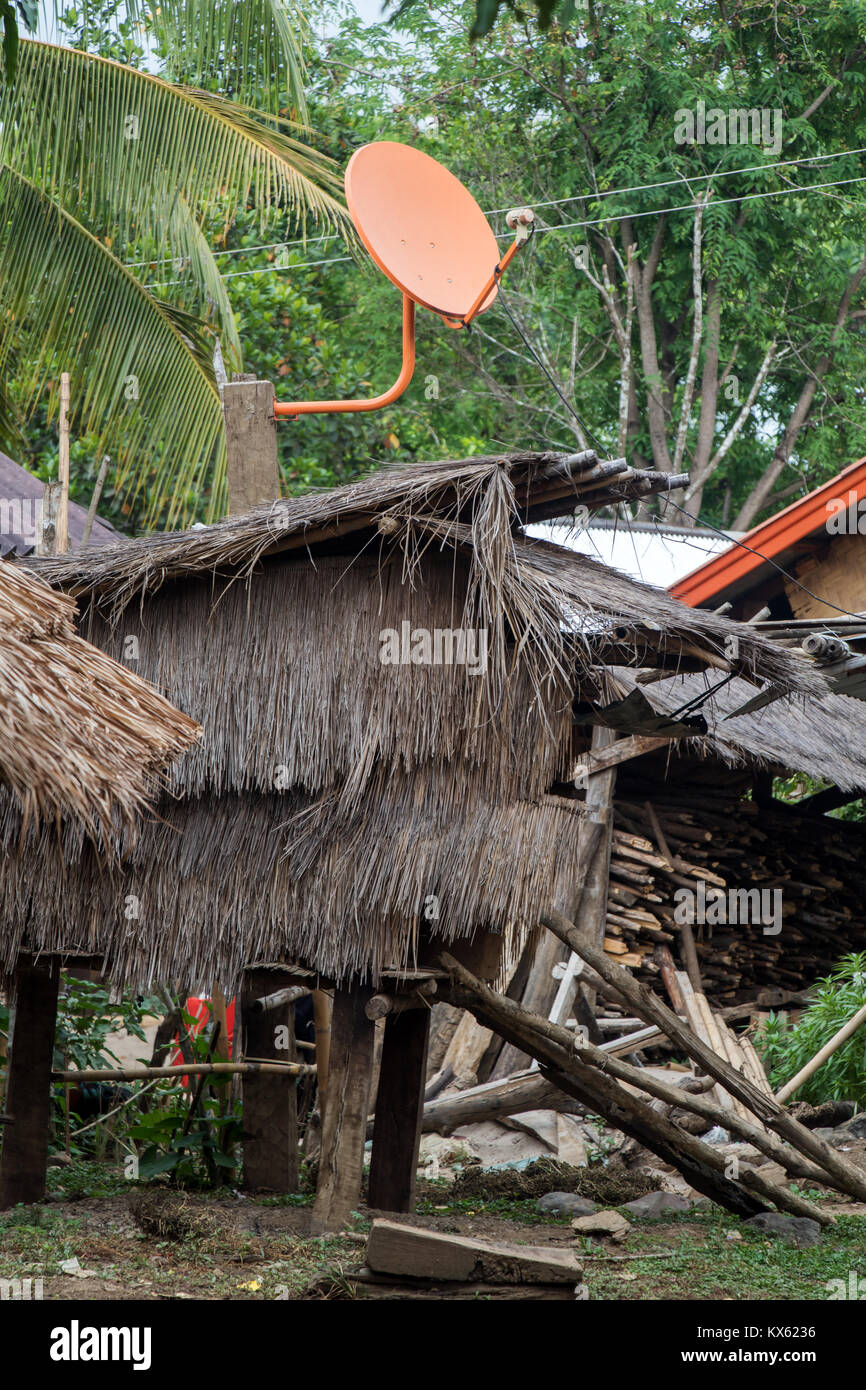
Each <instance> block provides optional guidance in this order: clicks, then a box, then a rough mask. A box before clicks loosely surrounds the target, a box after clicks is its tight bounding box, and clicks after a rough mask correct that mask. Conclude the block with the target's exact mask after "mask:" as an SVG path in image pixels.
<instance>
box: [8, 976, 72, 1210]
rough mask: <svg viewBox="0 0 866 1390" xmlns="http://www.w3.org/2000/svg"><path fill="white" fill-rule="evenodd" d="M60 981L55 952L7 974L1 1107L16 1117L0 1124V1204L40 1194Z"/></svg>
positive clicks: (42, 1191) (29, 1199)
mask: <svg viewBox="0 0 866 1390" xmlns="http://www.w3.org/2000/svg"><path fill="white" fill-rule="evenodd" d="M59 983H60V965H59V962H58V960H57V958H56V956H55V957H48V958H47V959H45V958H43V959H42V960H41V961H39V963H38V964H37V963H35V962H31V961H30V960H29V959H28V960H27V961H20V962H19V964H18V966H17V968H16V970H15V974H14V976H13V979H12V993H11V998H10V1001H9V1004H10V1011H9V1056H8V1063H7V1080H6V1109H7V1111H8V1113H9V1114H10V1115H12V1116H13V1117H14V1121H15V1122H14V1124H10V1125H6V1126H4V1128H3V1153H2V1156H0V1210H3V1209H5V1208H6V1207H14V1206H15V1205H16V1203H18V1202H25V1203H29V1202H41V1200H42V1198H43V1197H44V1196H45V1169H46V1164H47V1162H48V1129H49V1124H50V1120H51V1068H52V1063H53V1059H54V1029H55V1025H56V1023H57V991H58V986H59Z"/></svg>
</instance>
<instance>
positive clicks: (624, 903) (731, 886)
mask: <svg viewBox="0 0 866 1390" xmlns="http://www.w3.org/2000/svg"><path fill="white" fill-rule="evenodd" d="M862 842H863V830H862V827H861V826H859V825H855V824H850V823H846V822H844V821H838V820H831V819H828V818H827V817H826V816H823V817H816V816H814V815H813V816H808V815H802V814H799V815H798V814H797V812H796V810H795V809H793V808H788V807H780V808H779V809H778V810H767V809H765V808H762V807H759V806H758V805H757V804H756V803H755V802H753V801H742V800H733V799H731V800H727V801H723V800H722V799H721V798H719V799H718V801H717V802H708V800H707V797H706V795H705V794H704V793H703V792H702V793H701V795H700V796H697V795H695V796H694V799H689V798H688V796H687V795H686V794H684V793H682V792H681V793H680V794H679V795H671V794H670V793H667V794H663V793H659V792H657V793H656V795H655V796H654V798H653V801H652V803H650V802H642V801H637V800H634V801H629V800H617V803H616V810H615V829H614V836H613V846H612V855H611V868H610V890H609V900H608V914H607V924H606V929H605V943H604V944H605V950H606V952H607V953H608V955H609V956H611V958H613V959H615V960H616V961H617V963H618V964H620V965H626V966H629V967H631V968H632V970H633V972H634V974H635V975H636V976H637V977H638V979H641V980H643V981H644V983H646V984H652V985H653V986H654V987H655V988H656V989H658V988H660V984H659V981H658V970H659V967H658V964H657V963H656V961H654V960H653V958H652V957H653V952H654V950H655V948H656V947H657V946H659V945H667V946H669V947H670V949H671V951H672V952H673V954H674V956H678V955H679V956H680V957H682V952H681V948H680V936H681V926H680V922H681V920H682V917H683V916H684V915H686V916H687V917H691V918H692V930H693V933H694V937H695V943H696V947H697V955H698V961H699V965H700V972H701V976H702V978H703V981H704V986H705V989H706V993H707V994H708V996H710V997H711V998H712V999H713V1001H714V1004H715V1005H716V1006H721V1005H729V1004H735V1003H739V1002H740V1001H742V1000H744V999H747V998H750V997H752V998H754V996H755V994H756V991H758V990H761V989H766V988H777V989H782V990H799V989H803V988H806V987H808V986H809V985H811V984H813V983H814V981H815V980H816V979H817V978H818V977H819V976H821V975H824V974H826V973H828V972H829V971H830V970H831V969H832V968H833V966H834V965H835V964H836V962H837V961H838V960H839V958H840V956H842V955H844V954H845V953H846V952H849V951H855V950H862V949H863V947H864V942H866V911H864V906H863V905H864V901H866V860H864V858H863V855H862ZM701 881H703V885H704V887H703V889H701V887H700V884H701ZM681 889H686V890H687V893H686V894H683V893H679V895H678V890H681ZM754 889H758V890H761V889H764V890H769V892H768V896H767V897H766V898H765V900H764V901H765V903H766V904H767V905H770V904H772V908H773V911H775V910H776V909H777V908H778V914H779V917H778V920H777V921H775V922H774V921H764V922H762V921H760V920H758V921H755V920H749V921H747V922H745V923H744V922H742V921H739V922H737V921H733V922H732V921H726V920H725V918H726V917H727V916H728V915H731V916H734V915H739V916H740V917H742V916H743V912H742V909H741V910H740V912H739V914H736V913H735V912H734V911H731V912H729V910H728V907H727V904H729V903H730V902H731V901H732V900H731V899H730V897H729V893H730V890H754ZM714 890H721V892H722V893H723V894H724V902H725V904H726V907H725V909H724V910H722V909H720V908H718V907H717V908H715V909H708V905H709V903H710V901H711V899H712V897H713V893H714ZM776 890H778V891H779V893H780V896H779V897H774V896H773V894H774V892H775V891H776ZM753 901H754V900H753ZM690 903H694V904H695V906H696V907H697V908H698V911H696V912H695V913H691V912H690V908H689V904H690ZM701 904H704V908H703V909H702V908H701ZM755 915H757V914H756V913H754V912H753V913H751V914H750V917H753V916H755ZM702 916H709V917H711V918H712V917H713V916H715V917H717V918H718V919H720V920H717V921H716V922H712V921H710V922H704V921H701V917H702ZM777 927H778V930H777V929H776V928H777Z"/></svg>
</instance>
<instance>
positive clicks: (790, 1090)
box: [776, 1004, 866, 1105]
mask: <svg viewBox="0 0 866 1390" xmlns="http://www.w3.org/2000/svg"><path fill="white" fill-rule="evenodd" d="M863 1023H866V1004H864V1005H863V1007H862V1009H858V1010H857V1012H856V1014H854V1015H853V1016H852V1017H851V1018H849V1020H848V1022H847V1023H846V1024H844V1025H843V1026H842V1027H841V1028H840V1029H839V1032H838V1033H834V1035H833V1037H832V1038H831V1039H830V1041H829V1042H827V1043H825V1044H824V1046H823V1047H822V1048H821V1051H820V1052H816V1053H815V1056H814V1057H813V1058H812V1060H811V1062H807V1063H806V1065H805V1067H801V1068H800V1070H799V1071H798V1072H797V1075H796V1076H792V1077H791V1080H790V1081H786V1082H785V1084H784V1086H783V1087H782V1089H781V1090H780V1091H777V1092H776V1100H777V1101H778V1103H779V1104H780V1105H781V1104H782V1103H783V1102H784V1101H786V1100H787V1099H788V1097H789V1096H792V1095H793V1094H794V1092H795V1091H799V1089H800V1087H801V1086H802V1085H803V1082H804V1081H808V1080H809V1077H810V1076H814V1074H815V1072H816V1071H817V1070H818V1068H819V1067H821V1066H823V1065H824V1063H825V1062H826V1061H827V1058H828V1057H832V1056H833V1053H834V1052H837V1051H838V1050H839V1048H840V1047H841V1046H842V1044H843V1043H844V1042H847V1041H848V1039H849V1038H850V1037H853V1035H854V1034H855V1033H856V1032H857V1029H858V1028H859V1027H860V1025H861V1024H863Z"/></svg>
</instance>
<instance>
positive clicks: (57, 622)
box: [0, 563, 199, 838]
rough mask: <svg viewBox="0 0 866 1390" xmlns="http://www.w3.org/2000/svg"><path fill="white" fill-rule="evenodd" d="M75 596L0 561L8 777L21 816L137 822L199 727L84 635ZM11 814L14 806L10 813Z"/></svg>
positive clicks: (109, 825)
mask: <svg viewBox="0 0 866 1390" xmlns="http://www.w3.org/2000/svg"><path fill="white" fill-rule="evenodd" d="M75 611H76V605H75V601H74V599H71V598H68V597H66V596H65V595H63V594H56V593H54V592H52V590H51V589H49V588H48V587H47V586H46V585H45V584H42V583H40V581H39V580H37V579H34V578H32V577H31V576H29V575H27V574H24V573H22V572H21V570H20V569H17V568H16V567H14V566H13V565H11V564H8V563H0V781H2V782H3V783H5V784H6V788H7V789H8V791H7V792H6V793H5V794H4V795H3V800H5V801H6V802H7V803H8V801H9V792H11V794H12V796H13V797H14V802H15V806H14V814H13V816H12V819H13V820H14V821H15V822H16V823H17V825H18V827H19V828H20V829H22V830H24V831H25V832H26V831H27V829H28V828H29V827H30V826H31V825H32V824H33V823H34V822H35V821H39V820H43V819H44V820H48V821H52V822H55V823H56V822H58V821H60V820H61V819H62V818H63V817H67V816H71V817H74V818H75V820H76V821H78V822H79V823H80V824H81V826H82V827H83V828H84V829H85V830H86V832H87V833H88V834H89V835H91V836H94V837H95V836H100V837H103V838H104V837H106V836H108V835H109V833H110V832H111V831H112V829H113V828H115V829H116V828H117V826H118V825H127V826H129V825H131V824H132V822H133V821H134V818H135V817H136V816H137V814H138V813H139V812H140V811H141V810H143V809H144V807H145V806H146V805H147V803H148V801H149V800H150V799H151V798H152V796H153V794H154V792H155V790H156V787H155V783H154V777H155V774H156V773H157V772H158V771H159V769H161V768H162V767H163V766H164V765H165V764H166V763H167V762H170V761H171V760H173V759H174V758H176V757H178V755H179V754H180V753H182V752H184V751H185V749H187V748H189V747H190V746H191V744H192V743H193V742H194V741H195V739H196V738H197V736H198V733H199V730H198V726H197V725H196V723H195V721H194V720H192V719H190V718H189V717H188V716H187V715H185V714H181V713H180V711H179V710H176V709H173V708H172V706H171V705H170V704H169V703H168V702H167V701H166V700H164V699H163V697H162V696H161V695H159V694H158V693H157V692H156V691H155V690H153V689H151V687H150V686H149V685H147V684H146V682H145V681H143V680H141V679H140V678H139V677H138V676H136V675H133V674H132V673H131V672H130V671H128V670H126V669H125V668H123V667H121V666H118V665H116V664H115V663H114V662H113V661H111V660H110V659H109V658H108V657H107V656H106V655H105V654H104V653H103V652H101V651H98V650H97V649H96V648H95V647H92V646H91V645H90V644H89V643H87V642H84V641H82V640H81V638H80V637H77V636H76V634H75V628H74V619H75ZM10 810H11V808H10Z"/></svg>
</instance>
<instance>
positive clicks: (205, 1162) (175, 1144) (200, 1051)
mask: <svg viewBox="0 0 866 1390" xmlns="http://www.w3.org/2000/svg"><path fill="white" fill-rule="evenodd" d="M181 1016H182V1019H183V1022H184V1024H185V1025H186V1026H187V1028H188V1030H189V1032H188V1037H189V1043H190V1048H191V1052H192V1059H193V1061H196V1062H205V1061H208V1060H209V1059H210V1056H211V1051H212V1043H213V1027H212V1025H210V1024H209V1025H207V1026H206V1027H205V1028H203V1029H202V1030H201V1032H199V1033H195V1032H194V1031H192V1028H191V1025H192V1024H193V1022H194V1020H193V1018H192V1016H191V1015H190V1014H188V1013H186V1012H185V1011H184V1012H182V1015H181ZM190 1083H191V1084H190V1085H189V1087H184V1086H183V1085H176V1086H172V1087H171V1088H169V1089H167V1090H165V1091H161V1092H160V1097H159V1104H158V1107H157V1108H156V1109H154V1110H152V1111H150V1112H149V1113H147V1114H144V1115H140V1116H139V1117H138V1118H137V1119H136V1121H135V1123H134V1124H133V1125H131V1127H130V1129H129V1137H130V1138H131V1139H133V1140H140V1141H141V1142H142V1144H143V1146H144V1147H143V1149H142V1152H141V1153H140V1154H139V1156H138V1163H137V1175H138V1177H139V1178H142V1179H148V1178H155V1177H159V1176H160V1175H161V1174H167V1175H168V1178H169V1181H170V1182H172V1183H173V1184H175V1185H177V1186H178V1187H219V1186H220V1185H221V1183H222V1181H223V1179H224V1178H225V1177H226V1175H227V1174H229V1173H233V1172H234V1170H235V1169H236V1168H237V1166H238V1160H237V1158H236V1157H235V1154H234V1152H233V1150H234V1148H235V1145H236V1144H237V1143H238V1141H239V1140H240V1138H241V1135H242V1124H241V1111H240V1106H239V1105H237V1104H234V1103H232V1102H230V1101H226V1100H225V1099H223V1100H221V1099H220V1097H221V1095H223V1096H224V1094H225V1091H226V1088H227V1087H228V1086H229V1084H230V1081H229V1077H227V1076H211V1077H208V1078H207V1080H206V1081H205V1078H190ZM200 1107H201V1108H200Z"/></svg>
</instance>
